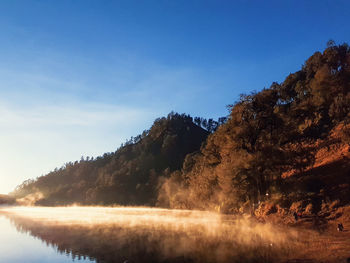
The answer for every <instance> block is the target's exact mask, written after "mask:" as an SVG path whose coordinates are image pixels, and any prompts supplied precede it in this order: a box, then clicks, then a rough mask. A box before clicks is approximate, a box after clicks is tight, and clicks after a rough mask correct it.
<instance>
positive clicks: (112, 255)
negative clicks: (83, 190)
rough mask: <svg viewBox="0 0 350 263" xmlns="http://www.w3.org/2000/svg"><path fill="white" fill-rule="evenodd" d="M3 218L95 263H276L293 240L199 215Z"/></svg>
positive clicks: (19, 211)
mask: <svg viewBox="0 0 350 263" xmlns="http://www.w3.org/2000/svg"><path fill="white" fill-rule="evenodd" d="M2 213H3V214H4V215H6V217H7V218H8V219H10V221H11V222H12V223H13V224H14V226H15V227H16V229H17V231H18V232H19V233H21V235H22V236H24V235H25V234H29V235H30V236H32V237H36V238H39V239H41V240H43V241H44V242H46V244H47V245H48V246H51V247H54V248H56V249H57V251H58V252H59V253H61V254H62V253H64V254H67V255H73V257H74V258H75V259H77V260H84V258H85V260H87V259H91V260H95V261H96V262H130V263H131V262H168V263H170V262H222V263H225V262H276V261H278V260H279V259H280V257H283V256H285V254H286V253H287V252H288V251H289V249H290V248H289V240H290V239H291V238H293V233H286V232H283V231H280V230H279V229H277V228H275V227H272V226H271V225H267V224H259V223H257V222H253V221H250V220H243V219H235V220H234V219H233V218H232V217H228V216H222V215H219V214H214V213H208V212H198V211H197V212H193V211H179V210H165V209H149V208H92V207H90V208H81V207H72V208H12V209H5V210H2ZM27 237H28V236H27ZM36 241H37V240H36ZM0 261H1V260H0ZM1 262H2V261H1ZM4 262H5V261H4ZM6 262H7V261H6ZM14 262H15V261H14ZM38 262H40V261H38ZM41 262H44V261H41ZM49 262H54V261H52V260H51V259H50V261H49ZM57 262H64V261H57Z"/></svg>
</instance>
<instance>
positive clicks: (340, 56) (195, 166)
mask: <svg viewBox="0 0 350 263" xmlns="http://www.w3.org/2000/svg"><path fill="white" fill-rule="evenodd" d="M229 110H230V114H229V116H228V117H227V118H220V119H219V120H218V121H213V120H205V119H201V118H198V117H197V118H194V119H193V118H191V117H190V116H188V115H184V114H183V115H179V114H175V113H171V114H170V115H169V116H168V117H167V118H161V119H157V120H156V121H155V122H154V124H153V126H152V128H151V129H150V130H149V131H145V132H144V133H143V134H142V135H139V136H137V137H135V138H132V140H130V141H128V142H127V143H126V144H125V145H123V146H122V147H121V148H119V149H118V150H117V151H116V152H114V153H109V154H105V155H104V156H102V157H98V158H96V159H93V158H92V159H88V158H87V159H82V160H81V161H80V162H75V163H68V164H66V165H65V166H64V167H62V168H60V169H56V170H55V171H53V172H51V173H49V174H48V175H46V176H42V177H39V178H37V179H36V180H29V181H26V182H24V183H23V184H22V185H20V186H18V187H17V189H16V190H15V191H14V192H13V193H12V195H13V196H15V197H16V198H26V197H28V196H29V197H30V196H31V195H34V194H36V198H37V199H38V200H37V201H36V204H38V205H57V204H71V203H74V202H77V203H80V204H122V205H126V204H127V205H158V206H163V207H172V208H198V209H216V210H219V211H222V212H230V213H231V212H238V211H245V210H252V209H254V208H256V207H257V206H258V205H259V204H260V203H261V202H263V201H265V200H275V201H276V202H279V203H280V204H281V205H284V206H289V205H290V203H291V202H293V201H298V200H306V199H311V200H317V202H318V203H320V202H322V201H323V200H326V199H327V198H328V199H329V198H331V199H332V198H333V196H332V193H331V190H330V189H332V191H333V192H334V191H337V189H336V188H334V187H333V186H334V185H335V184H336V185H343V186H344V185H345V187H343V188H342V189H345V190H344V191H345V193H344V196H347V195H348V196H350V193H349V191H348V190H347V189H349V187H346V185H348V186H349V183H350V179H349V174H350V173H349V171H350V169H349V168H350V166H346V165H345V166H344V167H343V170H341V172H338V173H337V172H334V170H333V172H330V173H328V174H327V175H325V176H324V177H321V175H322V171H325V170H324V169H323V170H318V171H317V173H318V174H315V171H316V170H312V168H313V167H314V166H315V162H316V155H317V152H318V151H319V150H320V148H322V147H325V146H327V147H330V145H331V144H334V143H335V141H336V143H338V144H339V143H340V144H344V145H349V142H350V140H349V138H350V128H349V125H348V123H349V117H350V116H349V111H350V48H349V46H348V45H347V44H342V45H335V43H334V42H332V41H330V42H328V43H327V48H326V49H325V50H324V51H323V53H321V52H316V53H315V54H313V55H312V56H311V57H310V58H309V59H307V61H306V62H305V64H304V65H303V66H302V68H301V70H299V71H297V72H295V73H292V74H290V75H289V76H287V78H286V79H285V80H284V81H283V82H282V83H276V82H274V83H272V85H271V86H270V88H266V89H263V90H261V91H260V92H252V93H250V94H242V95H241V96H240V97H239V99H238V101H237V102H235V103H234V104H232V105H229ZM203 128H204V129H203ZM334 131H337V133H338V136H337V137H336V139H334V137H332V136H331V134H333V133H334ZM334 140H335V141H334ZM288 171H289V176H286V174H288ZM327 176H328V177H327ZM337 178H338V179H337ZM332 184H333V185H332ZM327 187H328V188H327ZM332 187H333V188H332ZM342 191H343V190H342ZM344 191H343V192H344ZM346 191H348V192H346ZM338 192H339V191H338ZM340 192H341V191H340ZM342 201H343V202H347V201H348V200H347V199H346V198H343V199H342Z"/></svg>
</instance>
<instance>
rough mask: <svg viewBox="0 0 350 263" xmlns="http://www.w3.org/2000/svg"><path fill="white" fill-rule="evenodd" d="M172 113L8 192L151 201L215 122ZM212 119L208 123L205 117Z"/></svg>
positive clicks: (69, 199) (54, 199) (54, 198)
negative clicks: (109, 149) (114, 145)
mask: <svg viewBox="0 0 350 263" xmlns="http://www.w3.org/2000/svg"><path fill="white" fill-rule="evenodd" d="M195 121H196V123H197V124H195V123H194V120H193V118H192V117H190V116H188V115H185V114H182V115H180V114H177V113H170V114H169V115H168V116H167V118H159V119H157V120H155V122H154V124H153V126H152V127H151V129H150V130H146V131H144V132H143V134H142V135H138V136H136V137H132V138H131V139H130V140H129V141H127V142H126V143H125V144H124V145H122V146H121V147H120V148H119V149H118V150H117V151H116V152H113V153H106V154H104V155H103V156H100V157H97V158H96V159H94V158H86V159H84V158H82V159H81V160H80V161H79V162H78V161H76V162H74V163H72V162H70V163H67V164H65V165H64V166H63V167H61V168H59V169H55V170H54V171H52V172H50V173H49V174H47V175H45V176H41V177H39V178H37V179H36V180H28V181H25V182H24V183H22V184H21V185H20V186H18V187H17V188H16V189H15V191H14V192H13V193H11V195H12V196H14V197H15V198H17V200H18V202H19V203H22V204H36V205H68V204H73V203H79V204H84V205H87V204H89V205H91V204H99V205H111V204H121V205H155V201H156V197H157V189H158V185H159V182H160V181H162V178H165V177H167V176H169V175H170V173H172V172H173V171H175V170H178V169H180V168H181V166H182V163H183V160H184V158H185V156H186V155H187V154H189V153H192V152H195V151H198V150H199V149H200V146H201V145H202V143H203V142H204V141H205V139H206V138H207V136H208V134H209V131H212V130H213V129H215V125H218V123H217V122H215V121H213V120H211V121H207V120H205V124H206V125H205V128H207V129H208V130H209V131H208V130H205V129H203V128H201V127H200V126H199V125H200V124H201V123H203V122H204V119H201V118H195ZM209 122H210V123H211V125H210V126H208V123H209Z"/></svg>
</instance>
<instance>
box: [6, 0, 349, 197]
mask: <svg viewBox="0 0 350 263" xmlns="http://www.w3.org/2000/svg"><path fill="white" fill-rule="evenodd" d="M349 7H350V3H349V2H348V1H345V0H344V1H342V0H339V1H283V2H281V1H268V2H260V1H255V2H249V3H248V2H246V1H234V2H233V1H221V2H220V3H218V2H217V1H147V2H139V1H103V2H100V1H82V0H79V1H68V0H63V1H59V2H46V1H34V0H33V1H3V2H1V3H0V10H1V16H0V29H1V32H2V34H1V35H0V38H1V39H0V40H1V41H0V54H1V58H2V59H1V60H0V90H1V97H0V115H1V118H0V138H1V140H0V147H1V151H0V159H1V166H0V176H1V181H2V183H1V185H0V193H8V192H10V191H11V190H13V189H14V187H15V186H16V185H18V184H20V183H21V182H22V181H24V180H26V179H28V178H35V177H37V176H40V175H42V174H45V173H47V172H49V171H50V170H53V169H54V168H55V167H60V166H61V165H63V164H64V163H65V162H68V161H74V160H78V159H80V157H81V156H97V155H102V154H103V153H104V152H110V151H115V150H116V148H117V147H118V146H119V145H120V144H121V143H122V142H124V141H125V139H128V138H130V137H131V136H133V135H137V134H139V133H141V132H142V131H143V130H145V129H148V128H149V127H150V126H151V124H152V123H153V121H154V119H155V118H157V117H160V116H164V115H166V114H168V113H169V112H170V111H172V110H174V111H176V112H180V113H182V112H185V113H188V114H190V115H192V116H202V117H213V118H217V117H219V116H224V115H226V114H227V110H226V107H225V106H226V105H228V104H232V103H233V102H234V101H236V100H237V99H238V96H239V94H240V93H243V92H250V91H252V90H261V89H262V88H264V87H268V86H269V85H270V84H271V83H272V82H273V81H278V82H280V81H283V77H284V76H286V75H288V74H289V73H290V72H293V71H296V70H298V69H299V68H300V65H301V64H302V63H303V62H304V59H305V58H306V57H308V56H309V55H310V54H312V53H313V52H315V51H317V50H322V49H323V48H324V47H325V45H326V42H327V41H328V40H329V39H333V40H334V41H335V42H336V43H343V42H348V43H349V42H350V39H349V36H350V34H349V33H350V32H349V31H350V29H349V27H348V25H349V24H350V23H349V22H350V21H349V20H350V18H349V16H348V13H349V10H350V9H349ZM344 36H347V37H346V38H344Z"/></svg>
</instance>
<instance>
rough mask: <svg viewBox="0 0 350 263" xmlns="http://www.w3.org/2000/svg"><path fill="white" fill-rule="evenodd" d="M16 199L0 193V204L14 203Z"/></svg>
mask: <svg viewBox="0 0 350 263" xmlns="http://www.w3.org/2000/svg"><path fill="white" fill-rule="evenodd" d="M15 202H16V200H15V199H14V198H13V197H10V196H8V195H0V205H11V204H15Z"/></svg>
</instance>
